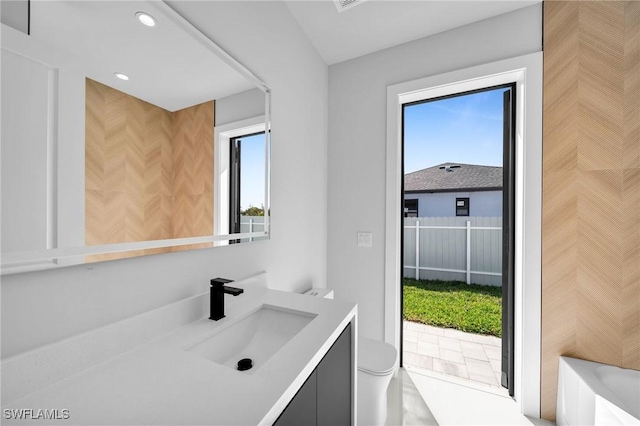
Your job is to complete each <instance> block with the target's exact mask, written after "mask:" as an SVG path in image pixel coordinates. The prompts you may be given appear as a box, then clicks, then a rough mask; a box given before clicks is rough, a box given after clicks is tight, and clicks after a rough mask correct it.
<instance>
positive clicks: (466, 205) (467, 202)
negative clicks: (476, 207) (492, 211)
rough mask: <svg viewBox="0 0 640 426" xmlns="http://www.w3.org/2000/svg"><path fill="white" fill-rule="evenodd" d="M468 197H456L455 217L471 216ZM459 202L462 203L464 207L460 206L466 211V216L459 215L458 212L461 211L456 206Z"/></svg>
mask: <svg viewBox="0 0 640 426" xmlns="http://www.w3.org/2000/svg"><path fill="white" fill-rule="evenodd" d="M469 199H470V197H456V217H468V216H471V204H470V202H469ZM460 201H464V202H465V205H464V206H462V208H463V209H464V208H465V207H466V209H467V214H463V213H460V210H462V209H461V208H460V206H459V205H458V203H459V202H460Z"/></svg>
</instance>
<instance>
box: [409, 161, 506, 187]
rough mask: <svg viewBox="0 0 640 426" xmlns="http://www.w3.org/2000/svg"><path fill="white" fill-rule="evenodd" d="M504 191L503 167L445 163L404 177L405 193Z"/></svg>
mask: <svg viewBox="0 0 640 426" xmlns="http://www.w3.org/2000/svg"><path fill="white" fill-rule="evenodd" d="M501 189H502V167H494V166H479V165H476V164H461V163H444V164H439V165H437V166H433V167H429V168H426V169H422V170H418V171H417V172H413V173H408V174H406V175H404V190H405V192H453V191H491V190H501Z"/></svg>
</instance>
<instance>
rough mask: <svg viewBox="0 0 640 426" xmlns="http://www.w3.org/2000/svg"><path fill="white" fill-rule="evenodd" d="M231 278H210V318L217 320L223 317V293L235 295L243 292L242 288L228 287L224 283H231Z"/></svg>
mask: <svg viewBox="0 0 640 426" xmlns="http://www.w3.org/2000/svg"><path fill="white" fill-rule="evenodd" d="M232 282H233V280H228V279H226V278H214V279H212V280H211V314H210V315H209V319H210V320H214V321H218V320H219V319H222V318H224V294H225V293H228V294H231V295H232V296H237V295H239V294H242V293H244V290H243V289H241V288H237V287H230V286H227V285H225V284H228V283H232Z"/></svg>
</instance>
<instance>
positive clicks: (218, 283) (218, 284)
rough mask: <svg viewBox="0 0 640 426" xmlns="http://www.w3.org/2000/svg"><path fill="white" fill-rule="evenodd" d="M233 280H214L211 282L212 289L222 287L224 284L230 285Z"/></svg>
mask: <svg viewBox="0 0 640 426" xmlns="http://www.w3.org/2000/svg"><path fill="white" fill-rule="evenodd" d="M232 282H233V280H229V279H227V278H214V279H212V280H211V286H212V287H222V286H223V285H225V284H229V283H232Z"/></svg>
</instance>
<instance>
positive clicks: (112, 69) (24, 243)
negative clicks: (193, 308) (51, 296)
mask: <svg viewBox="0 0 640 426" xmlns="http://www.w3.org/2000/svg"><path fill="white" fill-rule="evenodd" d="M29 9H30V14H29V17H28V20H29V22H28V25H27V26H26V28H28V31H27V32H28V34H26V33H25V32H24V29H25V26H24V25H23V26H17V25H13V24H12V22H17V21H20V19H9V18H11V17H7V16H5V15H3V16H2V21H3V22H2V40H1V42H2V52H1V54H2V61H1V65H2V146H1V152H2V160H1V161H2V164H1V166H2V169H1V171H2V176H1V178H2V181H1V185H2V187H1V190H0V191H1V192H0V195H1V203H2V204H1V212H0V213H1V221H2V223H1V226H2V241H1V248H2V273H5V274H6V273H15V272H21V271H29V270H39V269H48V268H55V267H60V266H65V265H76V264H82V263H88V262H96V261H103V260H111V259H120V258H125V257H133V256H140V255H147V254H156V253H166V252H172V251H181V250H189V249H196V248H206V247H212V246H221V245H228V244H237V243H244V242H251V241H256V240H259V239H265V238H268V237H269V214H270V210H269V176H270V162H269V157H270V121H269V116H270V110H269V89H268V87H267V86H266V85H265V84H264V83H262V82H261V81H260V80H258V79H257V78H256V77H255V76H254V75H253V74H252V73H251V72H249V71H248V70H247V69H246V68H244V67H243V66H242V65H240V64H239V63H238V62H237V61H235V60H234V59H233V58H232V57H230V56H229V55H228V54H226V53H225V52H224V51H222V50H221V49H220V48H219V47H218V46H217V45H215V44H214V43H213V42H212V41H211V40H210V39H208V38H207V37H206V36H205V35H203V34H202V33H200V32H199V31H198V30H197V29H196V28H194V27H193V26H192V25H190V24H189V23H188V22H187V21H186V20H184V19H183V18H182V17H181V16H180V15H179V14H178V13H176V12H175V11H174V10H173V9H171V8H170V7H169V6H168V5H167V4H165V3H163V2H161V1H116V2H112V1H91V2H87V1H59V0H52V1H46V2H31V5H30V8H29ZM7 10H9V9H7ZM11 10H16V11H18V10H22V9H21V8H11ZM13 18H15V17H13ZM22 21H24V19H23V20H22ZM14 27H15V28H14Z"/></svg>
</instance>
